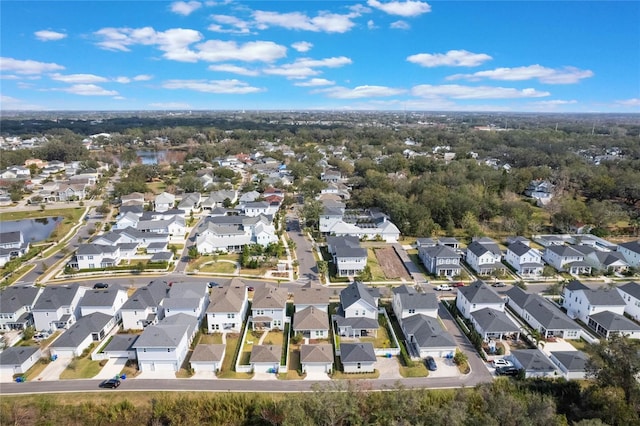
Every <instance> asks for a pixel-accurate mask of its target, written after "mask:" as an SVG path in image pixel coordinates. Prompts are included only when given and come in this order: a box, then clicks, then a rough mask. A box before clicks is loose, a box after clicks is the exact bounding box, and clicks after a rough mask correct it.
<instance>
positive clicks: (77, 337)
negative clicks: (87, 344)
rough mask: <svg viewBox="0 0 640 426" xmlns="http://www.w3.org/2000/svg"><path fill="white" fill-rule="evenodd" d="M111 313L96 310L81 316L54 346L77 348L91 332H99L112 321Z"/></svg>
mask: <svg viewBox="0 0 640 426" xmlns="http://www.w3.org/2000/svg"><path fill="white" fill-rule="evenodd" d="M112 320H113V317H112V316H111V315H107V314H103V313H102V312H94V313H92V314H89V315H87V316H84V317H82V318H80V319H79V320H78V321H77V322H76V323H75V324H73V325H72V326H71V327H69V329H68V330H67V331H65V332H64V333H62V335H61V336H60V337H58V338H57V339H56V340H55V341H54V342H53V343H52V344H51V347H53V348H77V347H78V345H80V343H82V342H83V341H84V340H85V339H86V338H87V336H89V335H90V334H91V333H97V332H99V331H100V330H102V329H104V327H105V326H106V325H107V324H108V323H109V321H112Z"/></svg>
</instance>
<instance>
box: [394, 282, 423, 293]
mask: <svg viewBox="0 0 640 426" xmlns="http://www.w3.org/2000/svg"><path fill="white" fill-rule="evenodd" d="M391 291H392V292H393V294H414V293H417V291H416V289H415V288H413V287H409V286H408V285H406V284H402V285H400V286H398V287H394V288H393V289H391Z"/></svg>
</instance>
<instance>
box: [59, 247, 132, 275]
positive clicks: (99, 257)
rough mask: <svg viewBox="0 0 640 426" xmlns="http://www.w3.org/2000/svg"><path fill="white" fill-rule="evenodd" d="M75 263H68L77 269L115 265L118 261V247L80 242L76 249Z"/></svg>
mask: <svg viewBox="0 0 640 426" xmlns="http://www.w3.org/2000/svg"><path fill="white" fill-rule="evenodd" d="M75 259H76V263H75V264H74V262H73V261H71V263H70V265H71V266H75V267H77V268H78V269H96V268H108V267H110V266H117V265H118V263H120V248H119V247H118V246H105V245H99V244H80V246H79V247H78V250H77V251H76V257H75Z"/></svg>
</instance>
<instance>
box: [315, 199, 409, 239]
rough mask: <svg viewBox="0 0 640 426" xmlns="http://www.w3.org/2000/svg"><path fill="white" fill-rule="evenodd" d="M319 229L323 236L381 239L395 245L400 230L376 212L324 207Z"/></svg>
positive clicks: (380, 213)
mask: <svg viewBox="0 0 640 426" xmlns="http://www.w3.org/2000/svg"><path fill="white" fill-rule="evenodd" d="M319 229H320V232H321V233H322V234H323V235H335V236H352V237H356V238H358V239H368V240H375V239H381V240H383V241H385V242H387V243H395V242H397V241H398V238H400V230H399V229H398V227H396V226H395V225H394V224H393V223H392V222H391V221H390V220H389V217H388V216H387V215H386V214H384V213H382V212H380V211H378V210H376V209H369V210H345V209H344V208H342V207H325V208H324V210H323V212H322V213H321V214H320V219H319Z"/></svg>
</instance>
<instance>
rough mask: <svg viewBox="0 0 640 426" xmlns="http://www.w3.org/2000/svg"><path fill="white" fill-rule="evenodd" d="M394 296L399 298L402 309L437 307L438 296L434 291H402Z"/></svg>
mask: <svg viewBox="0 0 640 426" xmlns="http://www.w3.org/2000/svg"><path fill="white" fill-rule="evenodd" d="M396 296H397V297H398V298H399V299H400V306H401V307H402V310H405V309H438V296H437V295H436V294H435V293H402V294H398V295H396Z"/></svg>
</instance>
